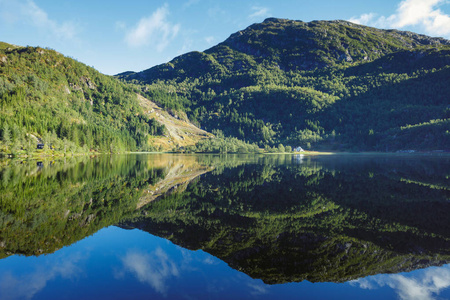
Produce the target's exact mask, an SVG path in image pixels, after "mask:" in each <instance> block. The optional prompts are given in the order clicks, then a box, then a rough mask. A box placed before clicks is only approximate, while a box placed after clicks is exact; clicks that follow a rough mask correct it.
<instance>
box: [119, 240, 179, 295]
mask: <svg viewBox="0 0 450 300" xmlns="http://www.w3.org/2000/svg"><path fill="white" fill-rule="evenodd" d="M122 262H123V265H124V267H125V269H126V270H128V271H129V272H131V273H132V274H133V275H135V276H136V277H137V279H138V280H139V281H140V282H144V283H148V284H149V285H150V286H152V287H153V288H154V289H155V290H156V291H157V292H159V293H161V294H165V293H166V292H167V285H166V281H167V280H168V279H169V278H170V277H177V276H179V271H178V268H177V266H176V265H175V263H174V262H173V261H172V260H170V258H169V257H168V255H167V254H166V252H164V251H163V250H162V249H161V248H158V249H156V250H155V251H153V252H152V253H151V254H147V253H142V252H139V251H137V250H134V251H129V252H128V253H127V254H126V255H125V257H124V258H123V259H122Z"/></svg>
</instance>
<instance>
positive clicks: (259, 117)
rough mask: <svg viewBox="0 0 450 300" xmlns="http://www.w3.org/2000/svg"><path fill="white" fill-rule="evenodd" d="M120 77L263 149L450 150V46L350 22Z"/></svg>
mask: <svg viewBox="0 0 450 300" xmlns="http://www.w3.org/2000/svg"><path fill="white" fill-rule="evenodd" d="M117 76H118V77H119V78H121V79H124V80H127V81H130V82H134V83H138V84H140V85H141V90H142V92H143V93H144V94H145V93H147V94H148V95H156V94H159V95H161V94H164V95H165V96H164V97H161V98H159V99H158V101H159V102H158V103H159V104H160V105H162V106H163V107H164V108H170V109H175V110H179V111H185V112H186V113H187V115H188V116H189V118H190V119H191V120H193V122H194V123H196V124H199V125H200V126H201V127H202V128H203V129H205V130H208V131H212V130H222V131H223V133H224V134H225V135H227V136H235V137H238V138H240V139H244V140H247V141H249V142H257V143H258V144H259V146H274V145H278V144H279V143H282V144H284V145H291V146H297V145H301V146H303V147H307V148H308V147H319V148H320V147H321V148H326V149H346V150H348V149H353V150H378V151H392V150H399V149H424V150H438V149H449V148H450V138H449V137H450V136H449V134H450V133H449V131H450V120H449V118H450V107H449V106H448V104H449V102H448V95H450V86H449V85H448V78H449V77H450V41H448V40H446V39H443V38H432V37H428V36H424V35H419V34H415V33H412V32H403V31H398V30H380V29H376V28H371V27H367V26H361V25H356V24H353V23H350V22H347V21H313V22H309V23H306V22H301V21H292V20H285V19H275V18H270V19H266V20H265V21H264V22H263V23H259V24H253V25H251V26H249V27H248V28H246V29H245V30H242V31H239V32H237V33H234V34H232V35H231V36H230V37H229V38H228V39H226V40H225V41H224V42H222V43H220V44H218V45H216V46H214V47H212V48H211V49H208V50H206V51H204V52H190V53H187V54H184V55H181V56H179V57H176V58H175V59H173V60H172V61H170V62H168V63H166V64H162V65H159V66H155V67H153V68H150V69H148V70H144V71H142V72H137V73H135V72H125V73H122V74H119V75H117Z"/></svg>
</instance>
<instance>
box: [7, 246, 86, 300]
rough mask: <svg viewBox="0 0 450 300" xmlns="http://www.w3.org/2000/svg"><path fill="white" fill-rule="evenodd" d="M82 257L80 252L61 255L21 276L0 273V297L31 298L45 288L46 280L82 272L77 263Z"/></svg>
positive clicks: (73, 275)
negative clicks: (66, 255)
mask: <svg viewBox="0 0 450 300" xmlns="http://www.w3.org/2000/svg"><path fill="white" fill-rule="evenodd" d="M82 259H85V258H83V256H82V255H81V254H79V253H78V254H74V255H72V256H70V257H61V258H59V259H58V260H57V261H56V262H55V263H53V264H52V265H51V266H44V267H41V268H38V269H36V270H35V271H34V272H31V273H29V274H25V275H22V276H14V275H13V274H12V273H3V274H1V275H0V299H2V300H13V299H31V298H33V297H34V295H36V294H37V293H38V292H39V291H41V290H42V289H44V288H45V286H46V285H47V282H49V281H51V280H54V279H55V278H57V277H62V278H66V279H71V278H74V277H76V276H77V275H79V274H80V273H82V269H81V268H80V266H79V264H80V261H81V260H82Z"/></svg>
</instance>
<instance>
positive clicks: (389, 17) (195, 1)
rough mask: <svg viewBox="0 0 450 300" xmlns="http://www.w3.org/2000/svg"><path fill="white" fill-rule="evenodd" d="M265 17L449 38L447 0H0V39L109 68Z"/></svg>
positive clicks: (156, 59) (136, 65)
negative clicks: (353, 24) (342, 22)
mask: <svg viewBox="0 0 450 300" xmlns="http://www.w3.org/2000/svg"><path fill="white" fill-rule="evenodd" d="M267 17H278V18H287V19H293V20H302V21H306V22H308V21H312V20H336V19H341V20H349V21H353V22H356V23H360V24H364V25H369V26H374V27H378V28H396V29H400V30H409V31H414V32H418V33H422V34H427V35H431V36H440V37H445V38H447V39H450V0H364V1H363V0H341V1H336V0H297V1H294V0H277V1H268V0H255V1H253V0H250V1H243V0H240V1H237V0H227V1H217V0H177V1H176V0H166V1H159V0H147V1H144V0H136V1H133V0H129V1H112V0H111V1H100V0H91V1H86V0H77V1H73V0H58V1H50V0H0V41H3V42H7V43H12V44H16V45H20V46H26V45H30V46H41V47H49V48H52V49H55V50H57V51H59V52H61V53H63V54H64V55H66V56H70V57H73V58H75V59H77V60H78V61H81V62H83V63H85V64H87V65H90V66H93V67H94V68H96V69H97V70H99V71H101V72H103V73H105V74H110V75H113V74H117V73H119V72H123V71H141V70H144V69H147V68H149V67H152V66H154V65H157V64H160V63H164V62H167V61H169V60H171V59H172V58H174V57H176V56H178V55H180V54H183V53H186V52H188V51H203V50H205V49H208V48H210V47H212V46H214V45H216V44H217V43H220V42H221V41H223V40H225V39H226V38H227V37H228V36H230V34H232V33H234V32H236V31H238V30H241V29H244V28H246V27H247V26H249V25H251V24H253V23H256V22H262V21H263V20H264V19H265V18H267Z"/></svg>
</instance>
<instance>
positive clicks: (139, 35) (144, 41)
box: [125, 4, 180, 52]
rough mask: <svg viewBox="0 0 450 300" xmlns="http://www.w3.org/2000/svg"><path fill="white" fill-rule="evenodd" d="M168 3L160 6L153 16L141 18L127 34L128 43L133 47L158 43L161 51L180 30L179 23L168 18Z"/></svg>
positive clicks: (157, 45)
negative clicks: (172, 22)
mask: <svg viewBox="0 0 450 300" xmlns="http://www.w3.org/2000/svg"><path fill="white" fill-rule="evenodd" d="M168 15H169V8H168V5H167V4H166V5H164V6H162V7H160V8H158V9H157V10H156V11H155V12H154V13H153V14H152V15H151V16H149V17H145V18H142V19H140V20H139V22H138V23H137V24H136V26H135V27H134V28H132V29H131V30H129V31H128V32H127V34H126V36H125V41H126V43H127V44H128V45H129V46H131V47H140V46H145V45H149V44H152V45H156V49H157V50H158V51H159V52H161V51H163V50H164V49H165V48H166V47H167V45H168V44H169V43H170V41H172V40H173V39H174V38H175V37H176V36H177V34H178V32H179V30H180V25H179V24H171V23H170V22H169V21H168V20H167V16H168Z"/></svg>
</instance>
